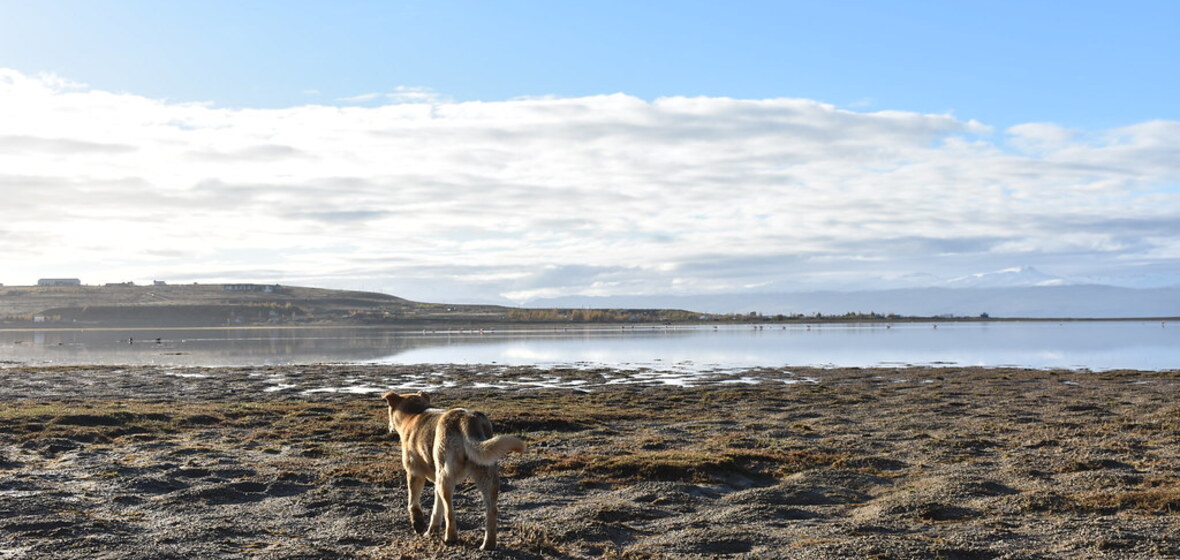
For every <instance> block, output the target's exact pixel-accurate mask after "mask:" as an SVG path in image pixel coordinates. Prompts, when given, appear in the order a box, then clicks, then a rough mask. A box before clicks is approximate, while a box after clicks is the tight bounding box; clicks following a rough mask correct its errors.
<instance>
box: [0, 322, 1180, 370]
mask: <svg viewBox="0 0 1180 560" xmlns="http://www.w3.org/2000/svg"><path fill="white" fill-rule="evenodd" d="M0 361H3V362H8V363H29V364H128V365H136V364H157V365H199V366H231V365H272V364H273V365H278V364H296V363H324V362H331V363H339V362H346V363H390V364H412V363H460V364H463V363H469V364H476V363H497V364H505V365H540V366H567V365H593V366H600V365H601V366H610V367H627V368H640V367H647V368H652V369H668V370H675V369H693V370H701V369H726V368H748V367H758V366H767V367H780V366H787V365H790V366H826V365H830V366H878V365H898V366H901V365H948V366H949V365H961V366H972V365H979V366H1003V365H1015V366H1022V367H1036V368H1090V369H1114V368H1134V369H1153V370H1160V369H1172V368H1177V367H1180V324H1177V325H1174V326H1171V328H1169V325H1167V324H1161V323H1160V322H1158V321H1152V322H1146V321H1135V322H1131V321H1126V322H1070V323H946V324H931V323H921V324H894V325H884V324H856V325H790V326H786V327H783V326H778V325H765V326H749V325H745V326H725V327H712V326H705V327H671V328H666V327H635V328H620V327H608V328H572V327H571V328H556V329H554V328H541V329H531V330H504V329H501V330H483V331H480V330H451V331H446V330H435V331H409V330H405V329H382V328H301V329H289V328H288V329H265V328H262V329H186V330H147V329H144V330H94V329H90V330H45V331H0Z"/></svg>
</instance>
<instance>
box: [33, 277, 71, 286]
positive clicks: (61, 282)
mask: <svg viewBox="0 0 1180 560" xmlns="http://www.w3.org/2000/svg"><path fill="white" fill-rule="evenodd" d="M37 285H38V286H81V285H82V281H81V280H79V279H77V278H42V279H40V280H38V281H37Z"/></svg>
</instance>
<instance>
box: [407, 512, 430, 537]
mask: <svg viewBox="0 0 1180 560" xmlns="http://www.w3.org/2000/svg"><path fill="white" fill-rule="evenodd" d="M410 526H412V527H413V528H414V532H415V533H418V534H419V535H425V534H426V529H427V527H426V514H424V513H422V512H421V511H415V512H412V513H410Z"/></svg>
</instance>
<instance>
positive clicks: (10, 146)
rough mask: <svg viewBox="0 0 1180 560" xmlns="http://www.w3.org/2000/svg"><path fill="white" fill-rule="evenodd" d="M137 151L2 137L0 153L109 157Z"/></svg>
mask: <svg viewBox="0 0 1180 560" xmlns="http://www.w3.org/2000/svg"><path fill="white" fill-rule="evenodd" d="M132 151H135V147H134V146H127V145H124V144H106V143H101V142H87V141H83V140H71V139H68V138H39V137H37V136H20V135H7V136H0V152H5V153H9V154H27V153H31V152H43V153H49V154H54V155H85V154H95V155H109V154H119V153H126V152H132Z"/></svg>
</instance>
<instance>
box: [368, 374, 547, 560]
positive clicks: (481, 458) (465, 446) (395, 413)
mask: <svg viewBox="0 0 1180 560" xmlns="http://www.w3.org/2000/svg"><path fill="white" fill-rule="evenodd" d="M383 396H384V398H385V402H387V403H389V432H390V433H393V432H397V435H398V436H399V437H400V438H401V444H402V466H404V467H405V469H406V481H407V484H408V486H409V492H410V503H409V507H408V509H409V511H410V523H411V524H412V525H413V527H414V531H416V532H418V533H420V534H424V535H426V536H431V535H435V534H436V533H437V531H438V527H439V523H440V522H441V521H442V520H443V518H444V517H445V518H446V522H447V524H446V532H445V534H444V536H443V542H445V543H447V544H454V543H456V542H458V540H459V535H458V530H457V527H456V525H455V510H454V507H453V506H452V498H453V496H454V494H455V485H456V484H459V483H460V482H463V481H464V480H466V479H467V478H468V477H470V478H471V479H472V480H473V481H474V482H475V485H476V486H477V487H479V490H480V492H481V493H483V502H484V506H485V507H486V508H487V518H486V521H485V528H484V536H483V544H482V545H481V546H480V549H482V550H491V549H493V548H495V547H496V514H497V511H498V510H497V507H496V500H497V498H498V497H499V494H500V473H499V468H498V467H497V466H496V462H497V461H499V460H500V459H502V458H503V457H504V456H505V455H507V454H508V453H509V452H512V451H516V452H518V453H519V452H523V451H524V442H523V441H521V439H520V438H518V437H513V436H494V437H493V436H492V422H491V420H488V417H487V416H485V415H484V414H483V413H482V412H473V411H469V410H465V409H462V408H452V409H449V410H443V409H439V408H431V407H430V396H429V395H427V394H425V393H411V394H406V395H399V394H397V393H395V392H392V391H391V392H389V393H385V395H383ZM428 479H429V480H430V481H432V482H434V508H433V509H432V510H431V512H430V524H429V525H427V524H426V523H425V521H426V519H425V515H424V514H423V513H422V506H421V504H420V501H421V498H422V488H423V487H424V486H425V485H426V480H428Z"/></svg>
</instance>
